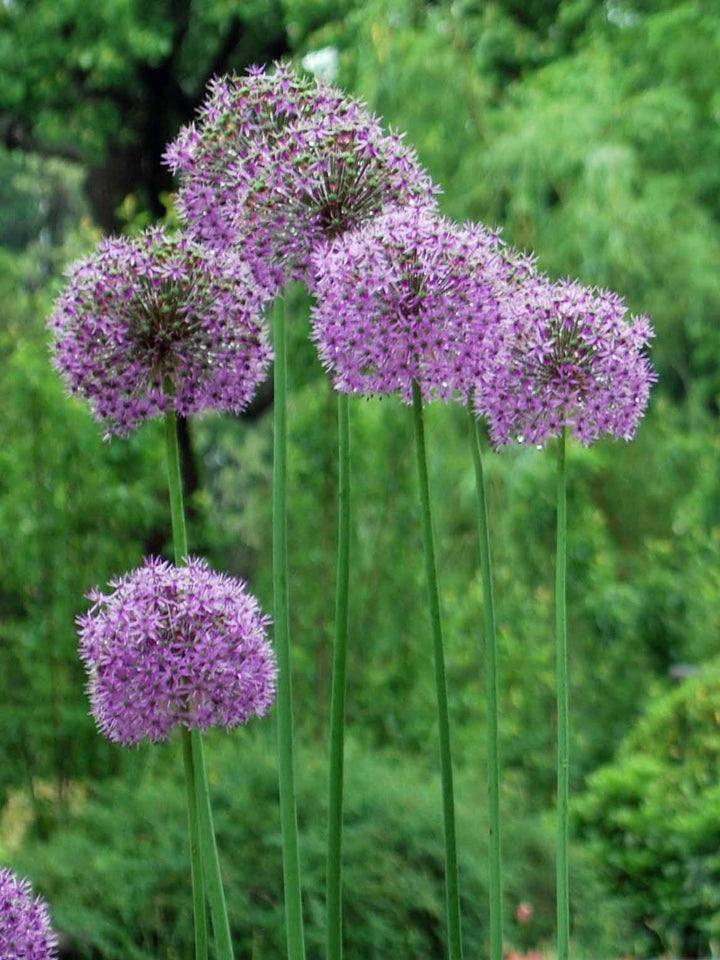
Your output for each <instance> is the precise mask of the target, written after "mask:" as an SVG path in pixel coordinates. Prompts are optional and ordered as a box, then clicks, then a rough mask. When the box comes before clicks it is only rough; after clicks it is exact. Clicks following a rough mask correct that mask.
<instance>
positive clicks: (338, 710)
mask: <svg viewBox="0 0 720 960" xmlns="http://www.w3.org/2000/svg"><path fill="white" fill-rule="evenodd" d="M338 464H339V466H338V473H339V478H338V480H339V497H338V562H337V585H336V597H335V648H334V653H333V678H332V701H331V709H330V789H329V803H328V810H329V819H328V855H327V893H326V911H327V958H328V960H341V958H342V819H343V760H344V747H345V664H346V661H347V639H348V607H349V605H348V597H349V584H350V402H349V399H348V397H347V395H346V394H342V393H341V394H338Z"/></svg>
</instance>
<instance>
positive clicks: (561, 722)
mask: <svg viewBox="0 0 720 960" xmlns="http://www.w3.org/2000/svg"><path fill="white" fill-rule="evenodd" d="M566 433H567V428H565V427H563V428H562V432H561V434H560V438H559V440H558V472H557V559H556V567H555V637H556V655H557V715H558V726H557V738H558V744H557V860H556V867H557V928H558V929H557V954H558V960H568V953H569V943H570V902H569V876H568V844H569V826H568V799H569V791H570V732H569V723H568V647H567V610H566V603H565V595H566V569H567V494H566V487H567V484H566V467H565V452H566V451H565V448H566Z"/></svg>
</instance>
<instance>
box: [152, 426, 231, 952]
mask: <svg viewBox="0 0 720 960" xmlns="http://www.w3.org/2000/svg"><path fill="white" fill-rule="evenodd" d="M165 439H166V445H167V466H168V486H169V489H170V513H171V516H172V528H173V547H174V552H175V563H176V564H178V565H180V564H182V563H185V562H186V560H187V554H188V547H187V529H186V526H185V508H184V504H183V492H182V477H181V475H180V457H179V453H178V440H177V419H176V417H175V413H174V412H173V411H172V410H169V411H168V412H167V413H166V414H165ZM182 740H183V760H184V766H185V790H186V795H187V806H188V824H189V828H190V858H191V865H192V887H193V908H194V913H195V955H196V958H197V960H206V958H207V914H206V910H205V896H204V894H205V892H207V897H208V902H209V904H210V915H211V917H212V922H213V932H214V934H215V946H216V949H217V956H218V960H233V949H232V942H231V939H230V924H229V921H228V915H227V907H226V904H225V894H224V891H223V886H222V877H221V874H220V862H219V859H218V853H217V845H216V842H215V829H214V827H213V820H212V811H211V809H210V794H209V790H208V782H207V774H206V772H205V758H204V755H203V745H202V735H201V733H200V731H199V730H193V731H192V732H190V731H189V730H183V731H182ZM203 880H204V883H203Z"/></svg>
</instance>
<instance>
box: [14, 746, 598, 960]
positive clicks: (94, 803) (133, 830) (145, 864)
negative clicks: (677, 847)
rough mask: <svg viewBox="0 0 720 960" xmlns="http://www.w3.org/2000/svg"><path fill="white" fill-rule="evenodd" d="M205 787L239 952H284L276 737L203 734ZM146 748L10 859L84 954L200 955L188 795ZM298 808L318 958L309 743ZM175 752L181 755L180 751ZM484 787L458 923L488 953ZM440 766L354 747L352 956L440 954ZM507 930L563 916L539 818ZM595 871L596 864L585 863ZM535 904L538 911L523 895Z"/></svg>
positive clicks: (140, 958) (316, 795)
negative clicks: (122, 777) (131, 774)
mask: <svg viewBox="0 0 720 960" xmlns="http://www.w3.org/2000/svg"><path fill="white" fill-rule="evenodd" d="M208 746H209V750H208V761H209V776H210V783H211V791H212V794H213V804H214V811H215V819H216V827H217V831H218V836H219V846H220V853H221V860H222V864H223V869H224V876H225V881H226V889H227V894H228V905H229V910H230V917H231V922H232V925H233V939H234V942H235V945H236V953H237V956H238V958H250V957H252V958H253V960H270V958H272V960H276V958H279V957H282V956H284V951H285V929H284V914H283V904H282V867H281V847H280V825H279V817H278V804H277V780H276V770H275V765H274V749H273V744H272V743H271V742H270V741H269V740H268V738H267V737H265V736H260V735H257V736H255V737H249V736H248V735H247V734H245V735H240V736H239V737H235V738H233V739H232V740H230V741H229V742H228V740H227V739H224V740H223V741H222V742H214V741H213V740H212V739H211V740H210V742H209V745H208ZM140 756H141V760H140V762H141V763H144V764H146V765H147V764H152V763H154V764H155V765H156V767H155V769H154V770H153V769H151V768H149V767H147V766H146V769H145V770H144V772H143V773H142V775H141V776H139V777H138V780H139V782H138V784H137V785H134V784H132V783H131V782H129V781H125V782H118V781H105V782H104V783H102V784H100V785H99V786H98V787H96V788H93V789H92V790H91V792H90V796H89V798H88V800H87V801H86V803H85V805H84V808H83V809H82V811H81V812H80V813H79V814H78V815H76V817H75V818H74V820H73V822H72V823H71V824H70V825H69V826H68V827H67V828H66V829H64V830H62V831H60V832H58V833H57V834H56V835H55V837H54V838H53V839H52V840H51V841H50V842H47V843H41V842H38V841H32V843H28V844H27V845H26V846H25V847H24V848H23V849H22V851H21V852H20V854H19V855H18V856H16V858H15V862H14V864H13V865H14V867H15V868H17V869H18V870H20V871H21V872H23V873H24V874H25V875H27V876H29V877H31V878H32V879H33V880H34V881H35V882H36V884H37V886H38V889H39V890H40V891H41V892H42V893H43V895H45V896H46V897H47V898H48V900H49V902H50V903H51V905H52V910H53V914H54V916H55V918H56V920H57V924H58V926H59V927H60V928H62V929H63V930H65V931H67V933H68V934H69V935H70V938H71V939H72V941H73V942H74V943H75V944H76V950H77V955H78V956H79V957H82V958H91V957H92V958H99V957H102V958H104V960H121V958H122V960H150V958H152V960H175V958H184V957H188V956H190V955H191V951H192V947H191V945H192V911H191V909H190V890H189V866H188V855H187V850H186V825H185V809H184V793H183V787H182V781H181V778H180V776H179V767H180V764H179V759H178V762H177V764H174V767H177V769H176V770H175V769H173V770H168V769H161V767H160V766H158V764H160V765H161V766H162V767H164V766H165V764H166V762H167V761H169V760H171V759H172V748H171V751H170V752H169V753H167V754H166V756H165V757H163V751H162V750H161V749H158V750H155V751H152V752H151V751H148V752H147V753H145V754H144V755H140ZM298 759H299V764H298V766H299V783H298V799H299V818H300V833H301V843H302V851H301V852H302V857H303V871H304V873H303V886H304V905H305V919H306V929H307V947H308V957H309V960H315V958H320V957H321V956H322V955H323V932H324V875H325V823H326V801H325V793H326V768H325V764H324V762H323V761H321V760H320V754H319V753H317V754H316V753H314V752H313V753H309V752H307V753H306V752H303V753H302V754H301V755H300V756H299V758H298ZM173 763H174V761H173ZM484 801H485V792H484V788H483V786H482V784H479V783H476V782H474V781H472V780H470V779H469V778H467V777H465V776H462V775H461V776H460V778H459V783H458V832H459V837H460V873H461V889H462V891H463V902H462V909H463V923H464V935H465V947H466V951H467V955H468V956H482V955H483V954H486V953H487V942H486V941H487V925H486V909H487V907H486V904H487V888H486V863H487V860H486V856H485V851H484V837H485V836H486V832H487V831H486V824H485V821H484V807H485V802H484ZM440 809H441V808H440V788H439V783H438V782H437V779H436V778H435V777H434V776H432V775H428V772H427V770H426V769H424V768H423V767H421V766H420V765H411V764H408V763H407V761H403V762H402V763H400V761H398V760H397V759H395V758H393V757H388V756H386V757H378V756H371V755H368V754H364V753H361V752H359V751H358V749H357V748H356V747H353V746H352V745H350V747H349V750H348V760H347V803H346V815H345V823H346V830H345V843H344V863H345V867H344V876H343V880H344V894H345V897H344V919H345V929H346V936H345V940H346V949H345V956H346V958H347V960H361V958H362V960H373V958H378V960H380V958H383V960H385V958H387V957H393V958H394V960H430V958H436V957H437V958H441V957H444V956H445V949H444V926H445V921H444V909H445V908H444V891H443V888H444V881H443V843H442V825H441V815H440ZM505 859H506V865H507V874H508V880H507V896H506V904H507V906H508V917H507V939H508V942H509V943H513V944H515V945H518V946H526V945H527V944H528V943H530V942H532V944H534V945H539V944H540V942H541V941H542V940H543V938H546V937H549V936H550V935H551V932H552V928H553V923H554V893H553V886H554V870H553V865H552V838H551V836H550V837H548V836H546V833H545V831H544V830H543V829H542V827H541V825H540V823H539V821H538V820H537V819H529V820H526V821H523V820H521V819H520V818H518V817H517V816H513V817H511V818H510V821H509V823H508V827H507V834H506V844H505ZM585 873H586V871H585ZM576 888H577V889H579V890H580V891H581V894H582V901H581V902H580V903H579V904H577V905H576V912H577V914H578V915H579V916H583V917H585V918H586V920H587V925H586V926H585V928H584V929H583V930H582V932H583V935H584V936H585V938H586V939H587V941H588V942H590V941H594V942H598V940H599V939H601V938H602V935H603V923H605V929H609V927H610V921H609V920H608V919H607V913H606V914H605V919H604V920H603V910H602V909H599V908H598V905H597V902H596V893H597V891H596V889H595V887H594V886H593V883H592V882H591V878H590V876H589V875H587V876H584V875H583V877H582V878H579V879H578V882H577V883H576ZM521 901H530V902H532V903H533V905H534V908H535V913H534V916H533V918H532V921H531V922H530V924H527V925H525V926H523V927H520V926H519V924H518V923H517V922H516V921H515V919H514V909H515V907H516V906H517V904H518V903H519V902H521Z"/></svg>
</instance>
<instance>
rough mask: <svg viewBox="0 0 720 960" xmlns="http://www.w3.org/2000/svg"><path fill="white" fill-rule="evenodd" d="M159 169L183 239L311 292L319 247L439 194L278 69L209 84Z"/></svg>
mask: <svg viewBox="0 0 720 960" xmlns="http://www.w3.org/2000/svg"><path fill="white" fill-rule="evenodd" d="M167 159H168V162H169V163H170V165H171V166H172V168H173V169H174V170H175V172H178V173H179V174H180V190H179V209H180V211H181V215H182V216H183V217H184V218H185V220H186V222H187V228H188V229H189V230H190V231H191V232H193V233H194V234H196V235H197V236H199V237H201V238H202V239H203V240H204V241H206V242H207V243H208V244H210V245H212V246H213V247H215V248H217V249H224V248H226V247H228V246H231V247H234V246H238V245H240V246H241V247H242V249H243V255H244V257H245V258H246V259H248V260H249V261H250V262H251V263H252V265H253V268H254V270H255V273H256V275H257V276H258V277H259V278H260V279H261V281H262V282H263V284H265V285H270V286H275V287H278V286H280V285H282V284H283V283H284V282H286V281H287V280H288V279H290V278H292V277H295V278H297V279H302V280H305V281H306V282H308V283H312V279H313V272H312V270H311V268H310V258H311V256H312V253H313V251H314V250H315V249H316V248H317V247H318V245H320V244H322V243H324V242H326V241H328V240H330V239H333V238H334V237H336V236H338V235H339V234H341V233H344V232H345V231H348V230H352V229H355V228H357V227H359V226H361V225H362V224H363V223H365V222H367V221H368V220H369V219H371V218H372V217H374V216H375V215H376V214H378V213H379V212H380V210H381V208H382V207H383V205H384V204H386V203H388V202H394V203H398V204H404V203H407V202H410V201H412V200H418V199H423V200H424V201H425V202H427V203H432V202H434V201H433V198H434V195H435V194H436V193H437V188H436V187H434V186H433V184H432V182H431V180H430V178H429V176H428V175H427V173H425V171H424V170H423V169H422V168H421V166H420V164H419V163H418V160H417V157H416V154H415V152H414V150H413V149H412V148H410V147H408V146H407V145H406V144H405V143H404V142H403V140H402V138H401V137H399V136H397V135H395V134H394V133H392V132H387V131H385V130H383V128H382V126H381V124H380V122H379V121H378V119H377V118H376V117H374V116H373V115H372V114H371V113H370V112H369V111H368V110H367V108H366V107H365V106H364V105H363V104H362V103H361V102H359V101H357V100H354V99H352V98H351V97H348V96H347V95H346V94H343V93H342V92H341V91H339V90H337V89H335V88H334V87H332V86H330V85H329V84H326V83H324V82H322V81H318V80H314V79H308V78H302V77H298V76H297V75H296V74H294V73H293V72H292V71H291V70H290V69H289V68H288V67H286V66H283V65H282V64H280V65H277V66H276V69H275V71H274V72H273V73H266V72H265V71H263V70H253V71H251V72H249V73H248V74H247V75H245V76H243V77H231V78H225V79H223V80H218V81H216V82H215V83H214V84H213V86H212V89H211V93H210V97H209V99H208V101H207V102H206V104H205V106H204V108H203V110H202V111H201V114H200V117H199V122H198V124H197V125H192V126H190V127H188V128H186V129H185V130H184V131H183V132H182V133H181V134H180V136H179V137H178V139H177V140H176V142H175V143H174V144H172V145H171V147H170V148H169V150H168V152H167Z"/></svg>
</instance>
